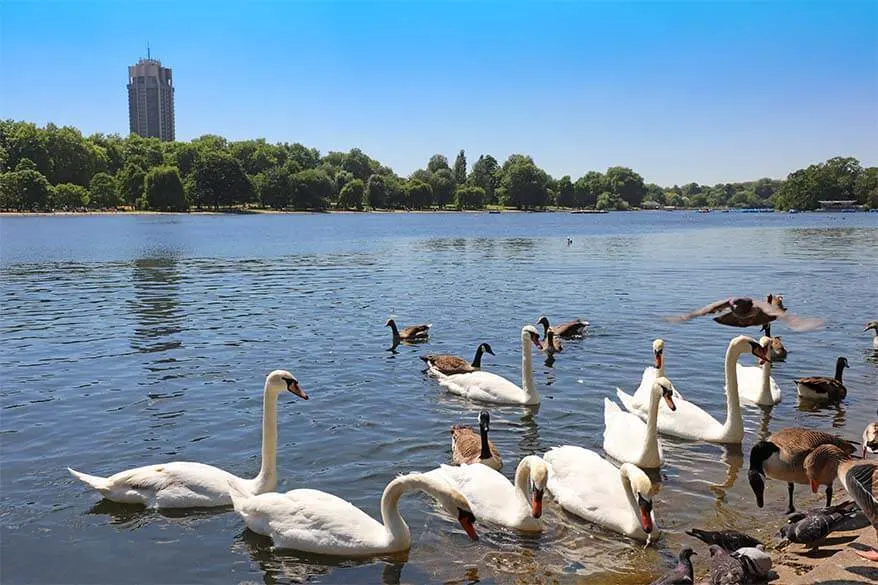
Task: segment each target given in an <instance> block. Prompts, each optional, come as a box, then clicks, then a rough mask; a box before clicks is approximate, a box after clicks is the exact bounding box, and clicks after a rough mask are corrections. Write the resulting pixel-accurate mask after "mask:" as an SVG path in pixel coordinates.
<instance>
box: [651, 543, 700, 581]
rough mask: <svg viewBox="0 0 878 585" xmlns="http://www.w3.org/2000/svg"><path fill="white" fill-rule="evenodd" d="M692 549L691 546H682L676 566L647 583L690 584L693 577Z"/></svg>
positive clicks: (693, 553)
mask: <svg viewBox="0 0 878 585" xmlns="http://www.w3.org/2000/svg"><path fill="white" fill-rule="evenodd" d="M696 554H698V553H696V552H695V551H694V550H692V548H691V547H688V546H684V547H683V550H681V551H680V556H679V561H678V562H677V566H675V567H674V568H673V569H671V570H670V571H668V572H667V573H665V574H664V575H662V576H661V577H659V578H658V579H656V580H655V581H652V582H650V584H649V585H688V584H691V583H692V582H693V581H694V579H695V576H694V572H695V571H694V569H693V568H692V555H696Z"/></svg>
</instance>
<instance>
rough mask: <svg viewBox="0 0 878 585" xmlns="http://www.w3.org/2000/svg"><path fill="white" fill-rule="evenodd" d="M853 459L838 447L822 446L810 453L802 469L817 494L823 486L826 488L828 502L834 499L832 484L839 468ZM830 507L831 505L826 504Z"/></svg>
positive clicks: (828, 444)
mask: <svg viewBox="0 0 878 585" xmlns="http://www.w3.org/2000/svg"><path fill="white" fill-rule="evenodd" d="M850 459H851V452H849V451H848V450H847V449H841V448H839V447H837V446H836V445H833V444H831V443H827V444H825V445H820V446H819V447H817V448H815V449H814V450H813V451H811V452H810V453H808V456H807V457H805V461H804V462H803V464H802V467H803V468H804V470H805V475H806V476H807V477H808V481H809V483H810V484H811V491H812V492H814V493H815V494H816V493H817V490H818V489H819V488H820V486H821V485H825V486H826V498H827V501H828V500H829V499H831V498H832V484H833V482H835V476H836V474H837V473H838V466H839V465H840V464H841V463H842V462H844V461H848V460H850ZM826 505H827V506H829V504H828V503H827V504H826Z"/></svg>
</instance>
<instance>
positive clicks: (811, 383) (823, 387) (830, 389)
mask: <svg viewBox="0 0 878 585" xmlns="http://www.w3.org/2000/svg"><path fill="white" fill-rule="evenodd" d="M796 384H800V385H802V386H807V387H808V389H809V390H811V391H813V392H815V393H817V394H825V395H826V396H829V397H832V398H839V399H841V398H844V397H845V396H847V393H848V391H847V388H845V387H844V384H842V383H841V382H839V381H838V380H836V379H835V378H828V377H826V376H812V377H810V378H799V379H798V380H796Z"/></svg>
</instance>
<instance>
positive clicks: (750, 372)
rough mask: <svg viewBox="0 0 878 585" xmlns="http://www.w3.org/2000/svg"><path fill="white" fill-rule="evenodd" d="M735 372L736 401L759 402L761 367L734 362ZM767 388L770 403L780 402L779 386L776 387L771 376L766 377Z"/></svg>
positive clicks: (760, 395) (760, 394)
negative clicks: (736, 378) (736, 382)
mask: <svg viewBox="0 0 878 585" xmlns="http://www.w3.org/2000/svg"><path fill="white" fill-rule="evenodd" d="M735 372H736V373H737V375H738V396H739V399H738V401H739V402H741V403H742V404H743V403H745V402H746V403H750V404H760V401H759V399H760V398H761V397H762V368H761V367H759V366H742V365H741V364H735ZM768 389H769V393H770V394H771V403H772V404H777V403H778V402H780V400H781V394H780V387H778V385H777V382H776V381H775V380H774V377H773V376H769V377H768ZM763 402H764V401H763Z"/></svg>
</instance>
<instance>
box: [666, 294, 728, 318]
mask: <svg viewBox="0 0 878 585" xmlns="http://www.w3.org/2000/svg"><path fill="white" fill-rule="evenodd" d="M731 308H732V304H731V302H730V300H729V299H724V300H721V301H716V302H715V303H710V304H709V305H704V306H703V307H701V308H700V309H695V310H694V311H692V312H691V313H687V314H685V315H677V316H675V317H668V321H672V322H675V323H679V322H681V321H688V320H689V319H694V318H695V317H701V316H703V315H707V314H710V313H717V312H719V311H725V310H726V309H731Z"/></svg>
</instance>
